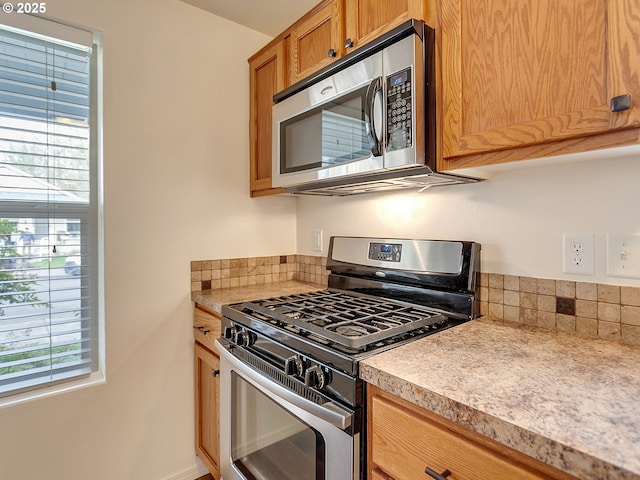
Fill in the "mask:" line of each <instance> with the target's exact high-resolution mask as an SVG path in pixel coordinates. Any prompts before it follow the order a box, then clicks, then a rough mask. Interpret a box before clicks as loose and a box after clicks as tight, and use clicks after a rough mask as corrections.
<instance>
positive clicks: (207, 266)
mask: <svg viewBox="0 0 640 480" xmlns="http://www.w3.org/2000/svg"><path fill="white" fill-rule="evenodd" d="M202 270H211V260H203V261H202Z"/></svg>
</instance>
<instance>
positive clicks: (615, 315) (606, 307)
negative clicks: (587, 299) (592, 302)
mask: <svg viewBox="0 0 640 480" xmlns="http://www.w3.org/2000/svg"><path fill="white" fill-rule="evenodd" d="M598 320H604V321H606V322H618V323H619V322H620V305H618V304H614V303H604V302H598Z"/></svg>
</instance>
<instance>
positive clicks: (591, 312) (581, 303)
mask: <svg viewBox="0 0 640 480" xmlns="http://www.w3.org/2000/svg"><path fill="white" fill-rule="evenodd" d="M576 316H577V317H585V318H598V302H593V301H591V300H576Z"/></svg>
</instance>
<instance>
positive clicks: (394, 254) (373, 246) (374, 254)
mask: <svg viewBox="0 0 640 480" xmlns="http://www.w3.org/2000/svg"><path fill="white" fill-rule="evenodd" d="M369 258H370V259H371V260H382V261H385V262H399V261H400V259H401V258H402V244H400V243H373V242H372V243H370V244H369Z"/></svg>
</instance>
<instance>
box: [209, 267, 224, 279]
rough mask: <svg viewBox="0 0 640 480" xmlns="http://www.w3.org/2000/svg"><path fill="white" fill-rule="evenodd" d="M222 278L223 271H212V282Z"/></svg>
mask: <svg viewBox="0 0 640 480" xmlns="http://www.w3.org/2000/svg"><path fill="white" fill-rule="evenodd" d="M221 277H222V270H220V269H219V268H218V269H217V270H211V280H220V278H221Z"/></svg>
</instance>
